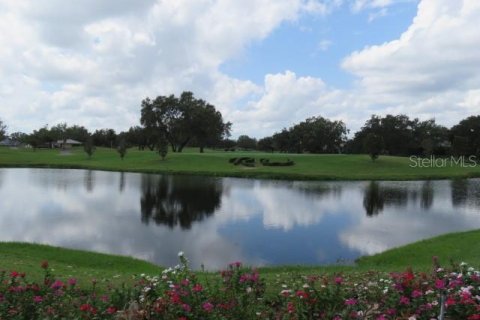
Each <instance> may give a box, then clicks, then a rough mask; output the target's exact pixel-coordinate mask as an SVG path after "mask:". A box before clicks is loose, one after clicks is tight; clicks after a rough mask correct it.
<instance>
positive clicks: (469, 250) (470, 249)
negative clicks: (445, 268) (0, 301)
mask: <svg viewBox="0 0 480 320" xmlns="http://www.w3.org/2000/svg"><path fill="white" fill-rule="evenodd" d="M479 242H480V230H475V231H469V232H462V233H452V234H447V235H443V236H439V237H435V238H432V239H428V240H423V241H420V242H416V243H413V244H409V245H407V246H403V247H399V248H395V249H392V250H389V251H386V252H384V253H381V254H377V255H374V256H366V257H362V258H360V259H358V261H357V264H356V265H354V266H315V267H305V266H283V267H265V268H261V269H260V274H261V275H262V276H263V277H264V278H265V279H266V280H267V283H268V282H270V283H272V284H274V282H275V281H276V280H277V279H278V278H289V277H291V276H292V274H296V275H309V274H318V273H338V272H342V273H358V272H366V271H369V270H376V271H385V272H389V271H404V270H405V269H407V268H408V267H412V268H413V270H415V271H428V270H430V269H431V267H432V256H438V257H439V259H440V262H441V263H442V264H444V265H446V264H449V263H450V260H453V261H455V262H461V261H467V262H469V264H470V265H473V266H480V250H479V249H478V245H477V243H479ZM0 255H1V259H0V270H7V271H12V270H17V271H22V272H27V274H29V278H30V279H32V278H33V279H36V280H37V281H39V280H40V279H41V278H42V277H43V270H41V269H40V267H39V266H40V263H41V262H42V261H44V260H47V261H49V264H50V266H51V267H52V268H53V269H54V270H55V271H54V273H55V275H57V276H59V277H63V278H67V277H76V278H77V279H79V280H82V281H80V282H82V283H89V281H90V280H91V279H93V278H95V279H98V280H99V281H104V280H108V281H110V282H113V283H116V284H119V283H122V282H130V281H131V279H132V276H133V275H135V274H136V275H139V274H141V273H145V274H150V275H157V274H159V273H160V271H161V270H162V268H161V267H159V266H155V265H153V264H151V263H148V262H145V261H141V260H137V259H133V258H129V257H120V256H114V255H106V254H99V253H93V252H86V251H79V250H70V249H63V248H56V247H51V246H45V245H37V244H25V243H0Z"/></svg>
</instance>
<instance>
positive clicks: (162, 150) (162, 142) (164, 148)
mask: <svg viewBox="0 0 480 320" xmlns="http://www.w3.org/2000/svg"><path fill="white" fill-rule="evenodd" d="M157 148H158V153H159V154H160V157H161V158H162V161H163V160H165V158H166V157H167V154H168V140H167V139H166V138H165V136H163V135H161V136H160V137H159V139H158V142H157Z"/></svg>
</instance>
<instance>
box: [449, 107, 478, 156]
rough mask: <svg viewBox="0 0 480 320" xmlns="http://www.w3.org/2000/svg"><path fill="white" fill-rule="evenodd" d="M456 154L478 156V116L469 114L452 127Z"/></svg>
mask: <svg viewBox="0 0 480 320" xmlns="http://www.w3.org/2000/svg"><path fill="white" fill-rule="evenodd" d="M451 136H452V137H453V141H452V142H453V145H454V149H455V150H454V152H455V154H456V155H468V156H470V155H476V156H480V116H471V117H468V118H466V119H464V120H462V121H460V122H459V123H458V124H457V125H455V126H454V127H452V129H451Z"/></svg>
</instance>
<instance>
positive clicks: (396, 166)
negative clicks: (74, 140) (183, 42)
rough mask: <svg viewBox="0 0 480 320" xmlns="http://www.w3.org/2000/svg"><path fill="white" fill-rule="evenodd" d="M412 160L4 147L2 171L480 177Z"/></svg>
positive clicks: (475, 171) (472, 170)
mask: <svg viewBox="0 0 480 320" xmlns="http://www.w3.org/2000/svg"><path fill="white" fill-rule="evenodd" d="M242 156H248V157H254V158H255V159H256V161H257V165H256V167H254V168H247V167H242V166H234V165H233V164H230V163H229V162H228V160H229V159H230V158H233V157H242ZM261 158H268V159H270V160H271V161H285V160H287V159H291V160H293V161H295V165H294V166H291V167H264V166H262V165H260V164H259V160H260V159H261ZM410 165H411V161H410V160H409V158H404V157H387V156H382V157H380V159H378V160H377V161H375V162H372V161H371V160H370V158H369V157H368V156H366V155H311V154H280V153H274V154H271V153H259V152H224V151H212V150H207V152H205V153H203V154H201V153H199V152H198V150H197V149H186V150H185V151H184V152H183V153H172V152H170V153H169V154H168V156H167V159H166V160H165V161H161V160H160V157H159V156H158V154H157V153H155V152H152V151H139V150H136V149H130V150H128V153H127V155H126V157H125V159H124V160H123V161H122V160H121V159H120V157H119V155H118V153H117V152H116V151H115V150H112V149H105V148H99V149H97V151H96V152H95V154H94V155H93V157H92V158H91V159H88V157H87V156H86V154H85V153H84V152H83V150H82V149H76V150H74V151H72V153H71V154H69V155H62V154H60V152H59V151H58V150H37V151H33V150H25V149H18V150H13V149H8V148H0V167H56V168H76V169H98V170H109V171H131V172H152V173H175V174H199V175H213V176H232V177H250V178H272V179H298V180H310V179H312V180H322V179H325V180H327V179H332V180H414V179H444V178H466V177H479V176H480V166H477V167H460V166H458V165H455V166H447V167H443V168H440V167H428V168H425V167H424V168H418V167H417V168H413V167H411V166H410Z"/></svg>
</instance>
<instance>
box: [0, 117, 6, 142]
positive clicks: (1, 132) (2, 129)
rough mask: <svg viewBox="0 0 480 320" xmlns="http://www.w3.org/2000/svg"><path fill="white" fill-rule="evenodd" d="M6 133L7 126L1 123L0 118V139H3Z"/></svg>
mask: <svg viewBox="0 0 480 320" xmlns="http://www.w3.org/2000/svg"><path fill="white" fill-rule="evenodd" d="M6 134H7V126H6V125H5V124H4V123H3V121H2V119H0V141H1V140H3V139H5V135H6Z"/></svg>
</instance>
